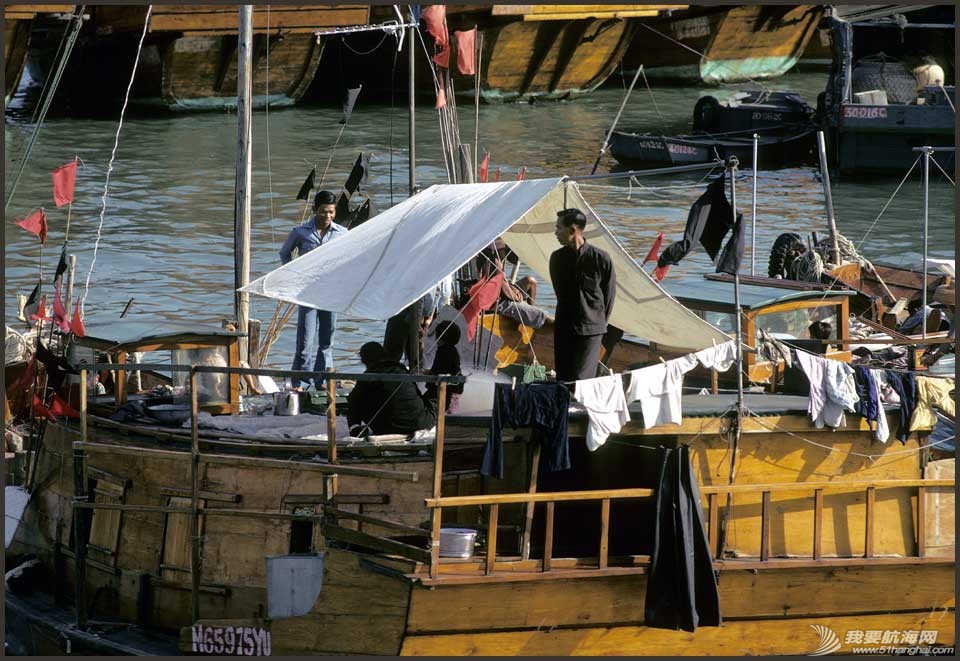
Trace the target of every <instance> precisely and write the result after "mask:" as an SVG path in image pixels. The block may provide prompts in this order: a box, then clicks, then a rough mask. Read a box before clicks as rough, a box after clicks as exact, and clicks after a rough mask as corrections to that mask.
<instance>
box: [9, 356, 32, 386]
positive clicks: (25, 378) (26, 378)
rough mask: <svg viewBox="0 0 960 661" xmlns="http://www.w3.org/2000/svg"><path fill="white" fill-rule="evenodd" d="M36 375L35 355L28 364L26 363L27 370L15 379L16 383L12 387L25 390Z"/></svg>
mask: <svg viewBox="0 0 960 661" xmlns="http://www.w3.org/2000/svg"><path fill="white" fill-rule="evenodd" d="M36 374H37V356H36V354H34V355H33V357H31V358H30V362H29V363H27V369H25V370H24V371H23V374H22V375H21V376H20V378H19V379H17V382H16V383H15V384H14V387H15V388H16V389H18V390H26V389H28V388H29V387H30V385H31V384H32V383H33V379H34V377H35V376H36Z"/></svg>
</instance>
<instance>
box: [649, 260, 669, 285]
mask: <svg viewBox="0 0 960 661" xmlns="http://www.w3.org/2000/svg"><path fill="white" fill-rule="evenodd" d="M669 270H670V265H669V264H666V265H665V266H658V267H657V268H655V269H653V277H654V278H656V279H657V282H660V281H661V280H663V279H664V278H665V277H666V275H667V271H669Z"/></svg>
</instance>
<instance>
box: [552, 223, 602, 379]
mask: <svg viewBox="0 0 960 661" xmlns="http://www.w3.org/2000/svg"><path fill="white" fill-rule="evenodd" d="M586 225H587V218H586V216H584V214H583V212H582V211H580V210H579V209H564V210H563V211H559V212H557V227H556V232H555V234H556V237H557V241H559V242H560V245H561V246H563V247H562V248H560V249H559V250H556V251H554V253H553V254H552V255H550V280H551V282H552V283H553V290H554V292H556V294H557V314H556V323H555V325H554V337H553V346H554V348H553V352H554V366H555V369H556V371H557V380H558V381H578V380H580V379H592V378H593V377H595V376H596V375H597V365H598V363H599V362H600V341H601V340H602V339H603V334H604V333H606V332H607V320H608V319H609V318H610V312H611V311H612V310H613V300H614V297H615V296H616V290H617V277H616V274H615V273H614V270H613V262H612V261H611V260H610V255H608V254H607V253H606V252H604V251H603V250H600V249H599V248H595V247H593V246H591V245H590V244H588V243H587V240H586V238H585V237H584V236H583V229H584V227H586Z"/></svg>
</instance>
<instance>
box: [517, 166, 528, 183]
mask: <svg viewBox="0 0 960 661" xmlns="http://www.w3.org/2000/svg"><path fill="white" fill-rule="evenodd" d="M526 176H527V168H526V167H522V168H520V171H519V172H517V181H523V179H524V177H526Z"/></svg>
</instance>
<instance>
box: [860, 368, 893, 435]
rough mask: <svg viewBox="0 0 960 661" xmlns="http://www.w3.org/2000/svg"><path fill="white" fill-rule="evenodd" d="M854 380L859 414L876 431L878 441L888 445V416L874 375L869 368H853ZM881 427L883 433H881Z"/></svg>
mask: <svg viewBox="0 0 960 661" xmlns="http://www.w3.org/2000/svg"><path fill="white" fill-rule="evenodd" d="M853 378H854V382H855V384H856V388H857V398H858V401H857V406H856V409H857V413H859V414H860V417H862V418H863V419H864V420H866V421H867V424H868V426H869V427H870V429H873V430H874V432H875V433H874V436H875V437H876V439H877V440H878V441H880V442H881V443H886V442H887V438H888V436H889V431H888V430H887V428H886V427H887V425H886V417H887V414H886V411H884V410H883V404H881V403H880V389H879V387H878V386H877V382H876V380H875V379H874V378H873V373H872V372H871V371H870V370H869V369H868V368H866V367H863V366H860V365H858V366H856V367H854V368H853ZM881 419H882V420H883V422H882V423H881ZM874 425H876V426H874ZM881 426H882V428H883V432H881ZM881 436H882V438H881Z"/></svg>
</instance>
